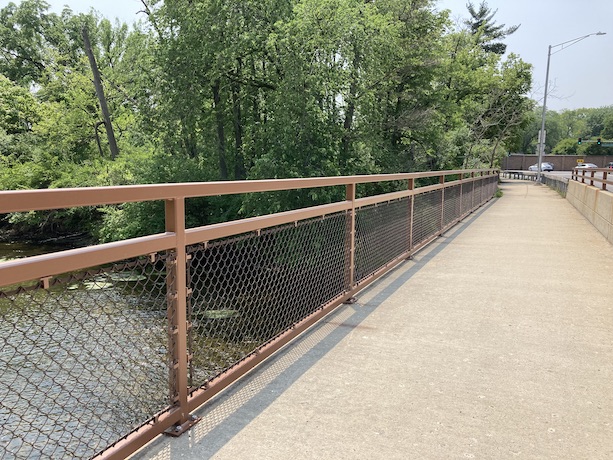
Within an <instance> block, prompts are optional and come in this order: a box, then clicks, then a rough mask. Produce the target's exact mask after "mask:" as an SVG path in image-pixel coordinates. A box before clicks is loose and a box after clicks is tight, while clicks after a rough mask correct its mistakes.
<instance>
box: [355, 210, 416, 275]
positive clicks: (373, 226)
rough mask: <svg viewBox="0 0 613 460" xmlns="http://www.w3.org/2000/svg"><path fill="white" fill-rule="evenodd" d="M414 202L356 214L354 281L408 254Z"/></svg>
mask: <svg viewBox="0 0 613 460" xmlns="http://www.w3.org/2000/svg"><path fill="white" fill-rule="evenodd" d="M410 222H411V198H403V199H400V200H394V201H390V202H385V203H379V204H376V205H371V206H365V207H363V208H360V209H358V210H357V212H356V224H355V225H356V235H355V267H356V268H355V278H356V281H361V280H363V279H364V278H366V277H367V276H368V275H370V274H372V273H374V272H375V271H377V270H378V269H379V268H381V267H383V266H385V265H386V264H387V263H389V262H391V261H392V260H394V259H395V258H396V257H398V256H400V255H402V254H403V253H405V252H407V251H408V250H409V239H410V235H409V226H410Z"/></svg>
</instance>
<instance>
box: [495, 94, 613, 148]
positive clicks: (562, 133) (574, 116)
mask: <svg viewBox="0 0 613 460" xmlns="http://www.w3.org/2000/svg"><path fill="white" fill-rule="evenodd" d="M542 110H543V109H542V107H538V108H536V109H535V110H534V112H533V113H532V115H531V116H530V121H529V122H528V123H527V124H526V125H525V128H524V129H523V130H519V131H517V133H516V135H515V137H514V138H513V139H510V140H509V141H508V143H507V147H508V149H509V150H510V151H511V152H514V153H535V152H536V148H537V144H538V132H539V130H540V129H541V117H542ZM545 120H546V131H547V136H546V137H545V153H547V154H548V155H549V154H552V155H613V146H612V145H613V106H608V107H599V108H589V109H585V108H583V109H576V110H564V111H562V112H560V113H558V112H555V111H553V110H548V111H547V114H546V117H545ZM579 138H581V140H582V142H581V144H579V142H578V140H579ZM598 139H600V140H601V144H600V145H598V143H597V140H598Z"/></svg>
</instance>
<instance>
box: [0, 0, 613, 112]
mask: <svg viewBox="0 0 613 460" xmlns="http://www.w3.org/2000/svg"><path fill="white" fill-rule="evenodd" d="M14 1H15V0H14ZM17 2H18V0H17ZM47 2H49V3H50V4H51V5H52V9H53V11H57V12H59V11H61V9H62V5H64V4H68V5H69V6H70V7H71V8H72V9H73V11H75V12H79V13H80V12H87V11H89V9H90V8H92V7H93V8H95V9H96V10H97V11H99V12H100V13H101V14H102V15H103V16H106V17H108V18H115V17H117V18H119V19H120V20H122V21H125V22H127V23H129V24H131V23H132V22H134V21H136V20H138V19H139V18H142V17H143V15H142V14H137V12H138V11H139V10H140V9H141V2H140V0H47ZM8 3H9V2H8V1H7V0H0V6H5V5H6V4H8ZM466 3H467V1H466V0H439V1H438V5H439V7H440V9H449V10H451V12H452V15H451V17H452V18H453V19H456V20H460V19H462V18H466V17H467V16H468V12H467V10H466ZM474 3H475V4H477V5H478V4H479V0H474ZM487 3H488V6H490V7H491V8H492V9H497V10H498V12H497V14H496V17H495V19H496V21H497V23H498V24H506V25H507V26H511V25H516V24H521V27H520V28H519V30H518V31H517V32H515V34H513V35H511V36H510V37H508V38H507V39H506V41H505V42H506V43H507V45H508V48H507V52H513V53H516V54H518V55H519V56H521V58H522V59H523V60H524V61H526V62H529V63H530V64H532V65H533V66H534V71H533V78H534V81H533V94H532V96H533V98H534V99H536V100H538V101H539V103H542V97H543V89H544V86H545V71H546V66H547V48H548V46H549V45H556V44H558V43H562V42H565V41H568V40H572V39H574V38H577V37H581V36H584V35H587V34H591V33H594V32H598V31H602V32H607V35H604V36H593V37H588V38H587V39H585V40H583V41H581V42H580V43H577V44H575V45H573V46H571V47H570V48H567V49H564V50H562V51H561V52H559V53H557V54H555V55H552V57H551V67H550V71H549V85H550V86H549V91H548V92H549V96H548V98H547V106H548V107H549V108H550V109H553V110H558V111H560V110H562V109H576V108H581V107H602V106H606V105H613V0H583V1H578V0H513V1H509V0H488V1H487ZM559 49H560V48H559V47H558V48H555V49H554V51H555V50H559Z"/></svg>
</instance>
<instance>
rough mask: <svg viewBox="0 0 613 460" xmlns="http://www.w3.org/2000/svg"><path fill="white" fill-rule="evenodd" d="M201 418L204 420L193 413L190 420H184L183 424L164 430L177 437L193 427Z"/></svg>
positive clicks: (165, 432)
mask: <svg viewBox="0 0 613 460" xmlns="http://www.w3.org/2000/svg"><path fill="white" fill-rule="evenodd" d="M200 420H202V417H196V416H194V415H192V416H191V418H190V419H189V420H188V421H186V422H184V423H183V424H181V425H173V426H171V427H170V428H168V429H167V430H166V431H164V434H166V435H168V436H172V437H174V438H177V437H179V436H181V435H182V434H183V433H185V432H186V431H187V430H189V429H190V428H191V427H193V426H194V425H195V424H196V423H198V422H199V421H200Z"/></svg>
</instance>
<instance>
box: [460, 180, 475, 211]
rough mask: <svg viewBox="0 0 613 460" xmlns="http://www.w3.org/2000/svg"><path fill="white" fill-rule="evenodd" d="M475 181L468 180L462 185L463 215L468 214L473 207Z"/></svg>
mask: <svg viewBox="0 0 613 460" xmlns="http://www.w3.org/2000/svg"><path fill="white" fill-rule="evenodd" d="M473 184H474V183H473V182H467V183H465V184H464V185H463V186H462V215H464V214H467V213H469V212H470V210H471V209H472V207H473V196H474V193H473V188H474V186H473Z"/></svg>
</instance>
